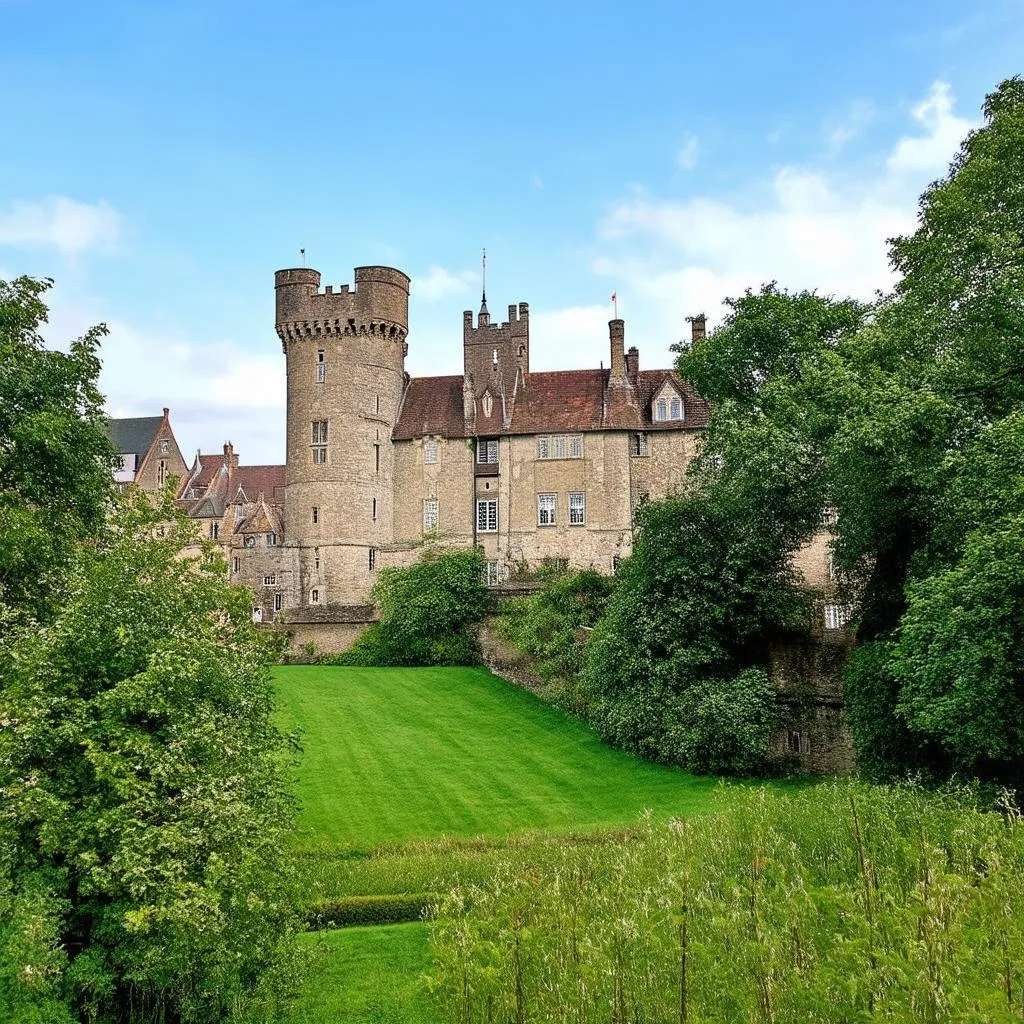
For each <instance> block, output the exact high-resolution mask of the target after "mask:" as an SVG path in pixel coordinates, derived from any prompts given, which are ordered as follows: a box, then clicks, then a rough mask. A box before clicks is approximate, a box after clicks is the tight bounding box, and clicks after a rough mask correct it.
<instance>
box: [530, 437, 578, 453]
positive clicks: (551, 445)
mask: <svg viewBox="0 0 1024 1024" xmlns="http://www.w3.org/2000/svg"><path fill="white" fill-rule="evenodd" d="M537 458H538V459H582V458H583V435H582V434H545V435H542V436H540V437H538V438H537Z"/></svg>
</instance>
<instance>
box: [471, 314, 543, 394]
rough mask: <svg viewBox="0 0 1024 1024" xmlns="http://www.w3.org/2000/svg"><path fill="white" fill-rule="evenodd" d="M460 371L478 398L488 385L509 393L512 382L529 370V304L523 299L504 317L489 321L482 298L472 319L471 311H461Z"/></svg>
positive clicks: (512, 385) (493, 388)
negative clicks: (478, 309) (477, 312)
mask: <svg viewBox="0 0 1024 1024" xmlns="http://www.w3.org/2000/svg"><path fill="white" fill-rule="evenodd" d="M462 358H463V372H464V374H465V375H466V379H467V380H471V381H472V382H473V391H474V393H475V394H476V395H477V397H479V396H480V395H481V394H483V392H484V391H485V390H487V389H488V388H490V389H491V392H492V394H493V393H494V391H495V389H497V391H498V392H500V393H504V392H505V390H506V389H508V391H509V393H511V390H512V389H513V388H514V386H515V383H514V382H515V381H516V380H517V379H518V378H520V377H525V375H526V374H528V373H529V372H530V307H529V305H527V303H525V302H520V303H519V305H518V306H516V305H514V304H513V305H510V306H509V307H508V320H506V321H505V322H504V323H502V324H492V323H491V318H490V316H489V314H488V312H487V302H486V300H485V301H484V302H483V303H482V305H481V306H480V313H479V315H478V317H477V318H476V322H475V323H474V320H473V313H472V311H471V310H468V309H467V310H466V311H465V312H464V313H463V314H462Z"/></svg>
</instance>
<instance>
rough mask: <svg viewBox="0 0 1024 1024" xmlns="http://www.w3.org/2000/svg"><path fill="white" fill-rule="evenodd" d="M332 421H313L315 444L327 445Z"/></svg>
mask: <svg viewBox="0 0 1024 1024" xmlns="http://www.w3.org/2000/svg"><path fill="white" fill-rule="evenodd" d="M330 422H331V421H330V420H313V444H327V434H328V432H329V429H330Z"/></svg>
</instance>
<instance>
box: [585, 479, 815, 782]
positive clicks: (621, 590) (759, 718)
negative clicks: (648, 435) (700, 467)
mask: <svg viewBox="0 0 1024 1024" xmlns="http://www.w3.org/2000/svg"><path fill="white" fill-rule="evenodd" d="M730 498H731V495H729V494H728V493H726V492H723V494H719V493H718V492H716V491H715V490H714V489H707V490H702V491H694V492H693V493H689V494H685V495H682V496H677V497H674V498H669V499H667V500H665V501H659V502H652V503H650V504H648V505H646V506H645V507H644V508H643V509H642V511H641V512H640V514H639V521H638V527H637V535H636V540H635V543H634V548H633V553H632V555H631V556H630V557H629V558H627V559H626V560H625V561H624V562H623V563H622V567H621V569H620V572H619V579H618V582H617V585H616V588H615V591H614V593H613V594H612V596H611V598H610V600H609V602H608V609H607V612H606V614H605V615H604V617H603V618H602V619H601V621H600V622H599V623H598V625H597V627H596V628H595V630H594V634H593V636H592V638H591V641H590V644H589V646H588V651H587V663H586V668H585V670H584V673H583V677H582V687H583V691H584V694H585V697H586V701H587V708H588V715H589V717H590V719H591V721H592V722H593V724H594V726H595V727H596V728H597V730H598V732H599V733H600V734H601V735H602V737H604V738H605V739H607V740H608V741H609V742H611V743H614V744H615V745H616V746H621V747H624V748H625V749H627V750H631V751H633V752H635V753H638V754H641V755H643V756H645V757H650V758H653V759H656V760H662V761H669V762H675V763H678V764H682V765H684V766H686V767H690V768H693V769H695V770H702V771H712V772H731V773H743V772H749V771H753V770H755V769H756V768H761V767H763V766H764V761H765V758H766V756H767V749H768V741H769V739H770V735H771V729H772V726H773V724H774V720H775V694H774V692H773V691H772V690H771V688H770V687H767V686H758V685H756V684H755V680H754V679H753V677H752V676H747V677H745V679H744V682H743V683H740V684H736V685H734V683H733V681H734V680H735V679H736V678H737V677H738V676H740V675H742V674H743V673H745V672H746V671H747V670H749V669H754V668H757V667H758V666H762V665H764V664H766V663H767V645H766V640H765V638H766V635H767V634H768V633H769V632H770V631H771V630H773V629H782V628H785V627H786V626H787V624H788V625H792V624H793V623H794V621H799V620H800V618H801V615H802V612H803V607H804V605H803V602H802V600H801V595H800V594H799V592H798V590H797V589H796V587H795V586H794V577H793V572H792V569H791V568H790V565H789V562H788V559H787V557H786V555H787V552H786V551H785V550H783V549H781V548H780V545H779V544H778V542H777V539H776V538H775V537H773V536H771V533H772V531H774V529H775V524H774V522H773V521H772V520H771V519H770V517H767V516H766V517H764V518H754V519H752V520H750V519H746V518H745V517H744V516H743V515H742V514H739V515H738V514H737V513H738V512H740V508H739V506H737V505H735V504H733V503H732V502H731V501H730ZM764 528H767V529H768V531H769V535H768V536H765V535H764V534H763V533H762V530H763V529H764ZM762 676H763V672H762ZM751 684H754V685H751ZM738 690H742V691H743V692H744V699H743V700H742V701H741V702H739V703H737V704H736V705H735V707H734V712H735V714H734V717H732V718H731V719H730V720H728V721H726V720H722V721H721V722H720V725H721V734H720V735H719V736H716V735H714V733H715V728H714V727H712V728H710V729H709V728H708V724H709V723H710V722H711V721H712V719H713V717H714V716H713V714H712V708H713V707H714V706H717V704H718V701H719V697H718V694H719V693H725V694H728V693H731V692H734V691H736V692H738ZM726 733H728V736H726Z"/></svg>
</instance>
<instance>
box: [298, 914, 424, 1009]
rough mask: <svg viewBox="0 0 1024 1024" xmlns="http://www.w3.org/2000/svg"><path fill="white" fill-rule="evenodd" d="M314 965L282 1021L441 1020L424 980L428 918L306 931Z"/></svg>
mask: <svg viewBox="0 0 1024 1024" xmlns="http://www.w3.org/2000/svg"><path fill="white" fill-rule="evenodd" d="M300 941H301V942H302V944H303V945H304V946H305V947H306V949H307V950H308V952H309V954H310V957H311V959H312V969H311V971H310V975H309V978H308V979H307V981H306V984H305V985H304V986H303V989H302V993H301V995H300V997H299V999H298V1000H297V1001H296V1002H295V1003H294V1004H293V1005H292V1007H291V1010H290V1012H289V1013H288V1015H287V1016H285V1017H284V1018H283V1019H282V1021H281V1022H280V1024H338V1022H340V1021H346V1022H349V1024H436V1022H437V1021H438V1020H439V1019H440V1015H439V1011H438V1008H437V1007H436V1006H435V1005H434V1004H433V1003H432V1001H431V998H430V996H429V995H428V993H427V990H426V988H425V986H424V982H423V976H424V974H425V973H426V971H427V969H428V966H429V958H428V952H427V926H426V925H425V924H419V923H417V924H398V925H385V926H381V927H376V928H344V929H341V930H340V931H333V932H313V933H310V934H308V935H304V936H302V937H301V940H300Z"/></svg>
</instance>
